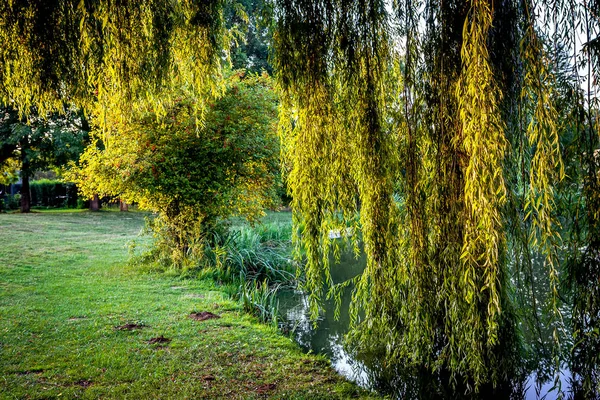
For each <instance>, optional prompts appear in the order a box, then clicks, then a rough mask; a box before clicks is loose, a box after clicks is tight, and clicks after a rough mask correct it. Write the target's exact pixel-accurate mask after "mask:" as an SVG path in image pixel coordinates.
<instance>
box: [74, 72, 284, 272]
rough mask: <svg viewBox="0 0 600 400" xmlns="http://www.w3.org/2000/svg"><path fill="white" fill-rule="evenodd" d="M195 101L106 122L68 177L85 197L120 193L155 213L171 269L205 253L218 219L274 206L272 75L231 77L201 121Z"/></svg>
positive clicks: (185, 97)
mask: <svg viewBox="0 0 600 400" xmlns="http://www.w3.org/2000/svg"><path fill="white" fill-rule="evenodd" d="M174 98H175V97H174ZM196 101H197V99H196V98H194V97H193V96H191V94H190V93H187V92H182V93H181V97H179V98H175V101H174V104H173V105H172V106H171V107H169V108H168V109H165V110H164V113H163V112H158V111H156V110H155V109H154V105H153V104H152V103H148V104H147V105H146V107H145V108H140V111H138V114H136V116H135V117H132V118H131V120H130V122H128V123H122V122H121V121H120V120H119V119H118V118H116V119H115V120H112V121H110V122H109V123H108V124H107V125H105V129H104V130H102V131H98V132H95V135H96V136H95V137H96V139H97V142H96V145H95V146H91V147H89V148H88V149H87V150H86V152H85V154H84V155H83V156H82V157H81V159H80V164H81V165H80V167H79V168H78V169H75V170H73V171H72V172H71V173H70V174H68V177H69V178H70V179H72V180H74V181H76V182H77V183H78V185H79V187H80V189H81V190H82V192H83V193H84V194H86V195H87V196H92V195H93V194H94V193H98V194H100V195H101V196H118V197H120V198H121V199H123V200H125V201H127V202H129V203H131V202H137V203H139V205H140V207H141V208H143V209H147V210H151V211H154V212H157V213H158V215H159V217H158V218H157V219H155V220H154V221H153V222H152V229H153V231H154V233H155V234H156V235H157V238H158V239H159V241H158V242H157V245H156V249H155V250H156V251H157V252H160V253H161V254H162V255H166V256H167V259H168V260H169V262H172V261H175V263H176V265H181V263H182V262H184V259H185V258H186V257H187V256H194V257H192V258H198V257H200V256H201V255H202V251H203V246H204V244H203V241H204V240H205V239H206V234H207V233H208V232H210V231H211V230H212V228H214V227H215V224H217V222H218V221H219V220H222V219H226V218H228V217H230V216H233V215H241V216H245V217H247V218H248V219H250V220H255V219H256V218H258V217H259V216H261V215H262V213H263V209H264V208H265V207H267V206H270V205H272V204H274V201H275V190H276V185H275V179H276V177H277V175H278V152H279V146H278V140H277V136H276V133H275V121H276V97H275V94H274V92H273V90H272V88H271V83H270V78H269V77H268V76H250V75H248V76H246V75H244V73H243V72H238V73H235V74H233V75H232V76H231V77H230V78H229V79H228V80H227V82H226V91H225V94H224V95H223V96H222V97H221V98H219V99H217V100H215V101H213V102H210V103H209V104H208V111H207V112H206V114H205V118H204V120H203V121H202V122H200V121H198V119H197V115H196V112H195V110H196V104H195V102H196Z"/></svg>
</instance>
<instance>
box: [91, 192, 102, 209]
mask: <svg viewBox="0 0 600 400" xmlns="http://www.w3.org/2000/svg"><path fill="white" fill-rule="evenodd" d="M90 211H100V198H99V197H98V195H97V194H95V195H94V198H93V199H91V200H90Z"/></svg>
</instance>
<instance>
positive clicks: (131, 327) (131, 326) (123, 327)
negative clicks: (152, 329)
mask: <svg viewBox="0 0 600 400" xmlns="http://www.w3.org/2000/svg"><path fill="white" fill-rule="evenodd" d="M143 328H148V325H144V324H132V323H127V324H124V325H119V326H115V331H134V330H136V329H143Z"/></svg>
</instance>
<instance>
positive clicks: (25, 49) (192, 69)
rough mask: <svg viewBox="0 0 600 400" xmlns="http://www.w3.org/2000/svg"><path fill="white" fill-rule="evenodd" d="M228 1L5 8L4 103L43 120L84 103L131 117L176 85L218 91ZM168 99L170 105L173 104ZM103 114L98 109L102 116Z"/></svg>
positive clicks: (1, 36)
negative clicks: (139, 104) (138, 106)
mask: <svg viewBox="0 0 600 400" xmlns="http://www.w3.org/2000/svg"><path fill="white" fill-rule="evenodd" d="M222 5H223V1H222V0H210V1H208V0H207V1H200V2H197V1H189V0H182V1H164V0H152V1H143V2H140V1H131V0H126V1H114V0H86V1H79V0H68V1H46V0H36V1H29V0H23V1H22V0H10V1H3V2H2V3H1V4H0V42H1V43H2V47H1V48H0V82H1V85H0V102H3V103H6V104H12V105H14V106H15V108H17V109H18V110H19V112H21V113H22V114H29V113H30V112H31V110H32V108H35V111H36V112H37V113H38V114H39V115H45V114H46V112H47V111H54V110H62V109H63V108H64V104H69V103H76V104H78V105H79V106H80V107H83V108H85V109H87V110H88V111H96V112H98V113H101V111H102V110H103V109H104V108H105V107H106V106H107V105H113V107H110V109H111V112H113V113H115V112H117V111H122V113H123V114H124V116H126V115H127V110H128V109H129V108H130V107H131V105H132V100H135V99H138V98H140V97H146V96H150V97H153V96H157V95H158V93H160V91H161V89H162V88H164V87H169V86H171V85H181V84H187V85H190V87H191V88H193V89H194V90H195V91H198V92H203V93H206V91H210V90H214V89H215V88H216V87H215V83H216V82H218V79H216V78H217V77H218V75H219V74H220V68H219V61H218V59H217V57H216V56H217V55H219V54H220V52H221V50H222V48H223V45H224V44H226V43H228V41H227V40H224V38H225V36H226V32H225V31H224V30H223V28H222V27H223V21H222ZM164 96H165V94H162V96H161V97H162V101H165V100H166V99H165V98H164ZM97 106H99V107H98V108H96V107H97Z"/></svg>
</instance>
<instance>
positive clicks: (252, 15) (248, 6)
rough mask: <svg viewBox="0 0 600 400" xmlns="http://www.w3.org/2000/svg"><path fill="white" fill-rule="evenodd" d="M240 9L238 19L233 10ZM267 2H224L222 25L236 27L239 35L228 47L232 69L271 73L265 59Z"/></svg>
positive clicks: (269, 37) (269, 42) (267, 51)
mask: <svg viewBox="0 0 600 400" xmlns="http://www.w3.org/2000/svg"><path fill="white" fill-rule="evenodd" d="M240 9H243V16H245V18H242V16H241V15H240V13H239V12H236V10H240ZM270 17H271V4H270V3H269V2H268V1H265V0H241V1H238V2H235V3H228V4H227V6H226V8H225V20H226V24H227V25H228V26H230V27H232V26H239V27H240V31H241V38H240V39H238V40H236V41H235V42H234V43H233V44H232V46H231V64H232V68H233V69H242V68H243V69H246V70H247V71H250V72H254V73H259V74H260V73H262V72H263V71H266V72H267V73H269V74H272V73H273V67H272V66H271V63H270V61H269V55H270V51H271V47H272V41H273V35H272V32H271V29H270V26H271V24H270Z"/></svg>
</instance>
